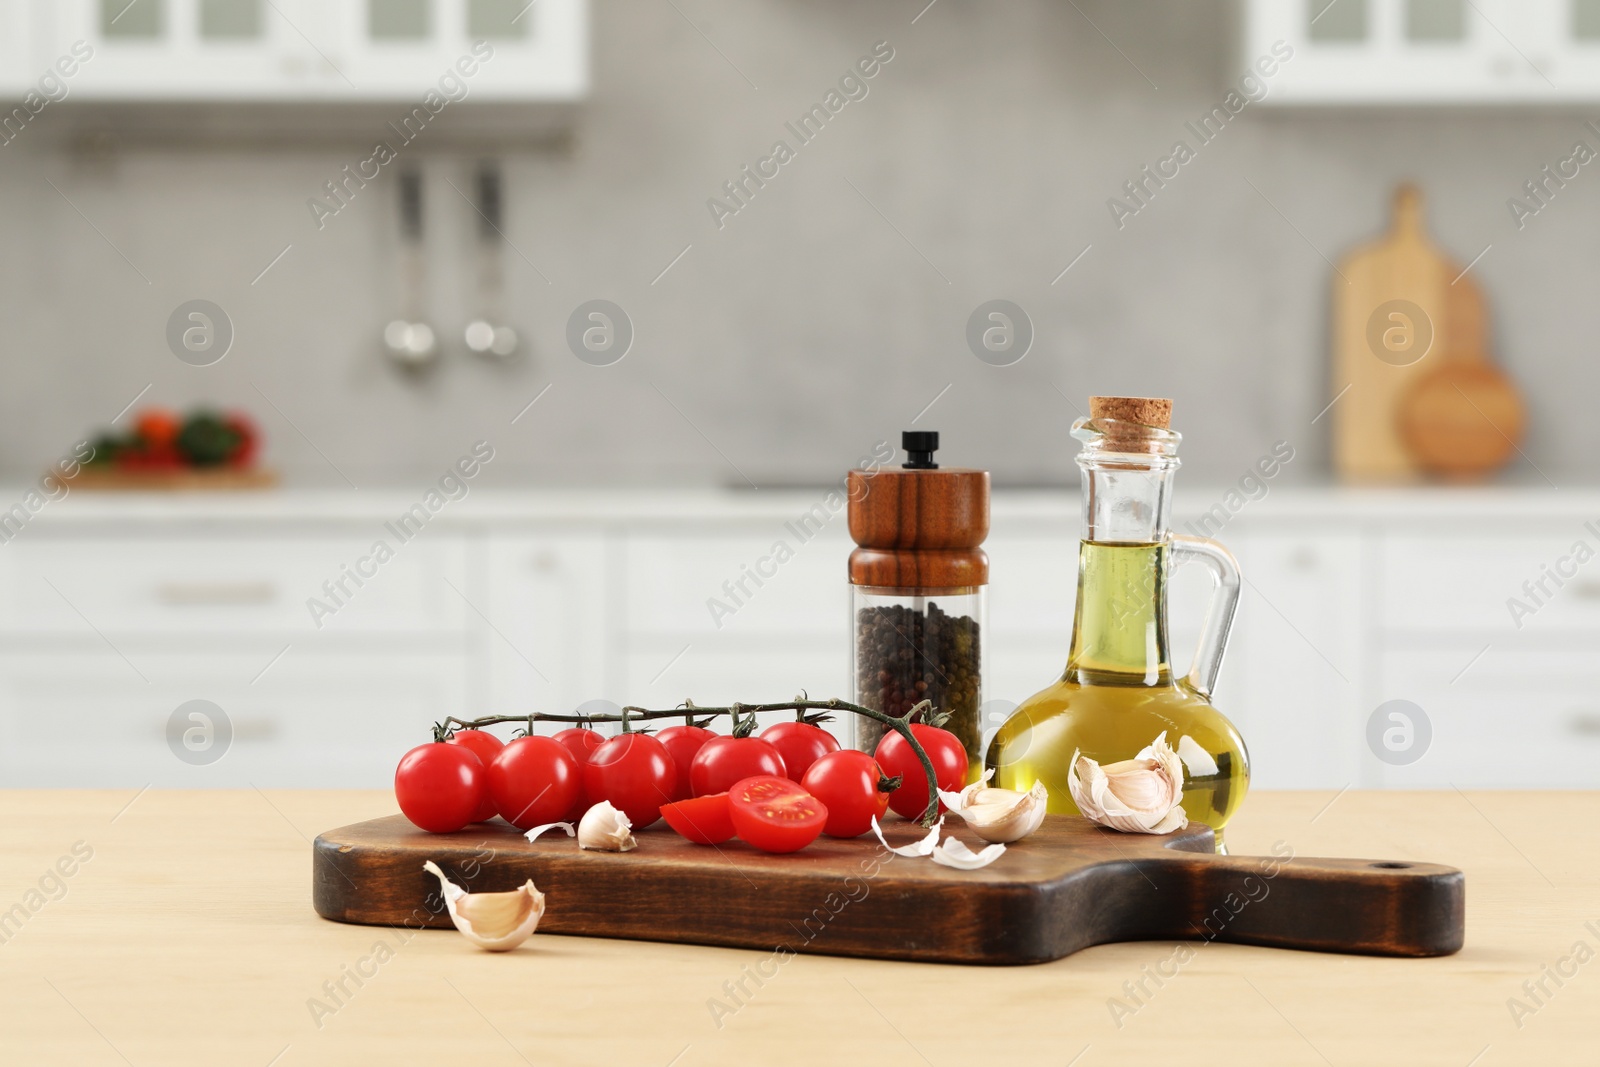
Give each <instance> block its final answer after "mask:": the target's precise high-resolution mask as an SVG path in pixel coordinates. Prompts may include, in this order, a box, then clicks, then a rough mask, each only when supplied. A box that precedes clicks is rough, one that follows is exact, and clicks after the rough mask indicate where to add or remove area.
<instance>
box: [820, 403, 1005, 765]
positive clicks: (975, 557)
mask: <svg viewBox="0 0 1600 1067" xmlns="http://www.w3.org/2000/svg"><path fill="white" fill-rule="evenodd" d="M900 447H901V448H902V449H903V450H904V451H905V454H906V460H905V462H904V463H903V464H901V466H900V467H899V469H893V468H881V469H877V470H853V471H851V472H850V474H849V476H848V478H847V479H846V485H847V487H848V489H849V495H850V506H849V517H850V537H851V538H852V539H853V540H854V541H855V543H856V545H857V546H858V547H857V548H856V549H855V550H854V551H852V552H851V553H850V620H851V629H852V639H853V640H852V646H851V647H852V653H851V659H852V663H851V668H852V669H851V677H852V687H853V690H854V693H855V702H856V703H858V704H861V705H863V706H865V707H868V708H872V709H873V710H875V711H881V712H883V713H884V714H887V715H897V716H898V715H904V714H906V713H907V712H908V711H910V710H911V709H912V708H913V707H915V706H916V705H917V704H918V703H920V702H921V701H923V700H928V701H931V702H932V705H933V707H932V714H934V715H938V714H944V715H948V716H949V718H948V719H947V720H946V721H945V723H944V728H945V729H947V730H949V731H951V732H952V733H954V734H955V735H956V736H957V737H958V738H960V739H961V743H962V745H963V746H964V747H965V748H966V750H967V763H968V766H969V768H971V770H970V774H969V778H970V780H973V781H976V779H977V776H978V775H979V774H980V773H981V772H982V764H983V753H982V748H981V743H982V737H981V732H982V724H981V722H980V721H979V714H978V709H979V708H980V707H981V705H982V703H983V653H984V646H983V640H982V635H983V628H984V627H985V625H987V614H986V613H987V610H988V585H989V557H988V555H987V554H986V553H985V552H984V551H983V549H982V548H981V547H980V546H981V545H982V544H983V540H984V538H985V537H987V536H988V535H989V472H988V471H981V470H968V469H965V468H959V467H940V466H939V464H938V463H937V462H935V458H934V454H935V453H936V452H937V451H938V449H939V435H938V433H937V432H934V431H927V430H908V431H906V432H904V433H902V434H901V435H900ZM922 718H923V716H919V717H918V719H917V720H915V721H922ZM855 719H856V722H855V737H854V744H855V747H856V748H859V749H861V750H862V751H864V752H872V751H874V750H875V749H876V748H877V746H878V742H879V740H881V739H882V737H883V732H884V727H883V726H882V724H880V723H878V722H875V721H873V720H870V719H867V718H866V717H864V716H855Z"/></svg>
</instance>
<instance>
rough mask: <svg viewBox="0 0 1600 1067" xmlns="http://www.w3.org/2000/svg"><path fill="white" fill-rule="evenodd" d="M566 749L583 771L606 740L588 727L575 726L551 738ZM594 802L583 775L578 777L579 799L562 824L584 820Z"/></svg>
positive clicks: (556, 733) (564, 816) (558, 731)
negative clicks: (584, 782) (590, 755)
mask: <svg viewBox="0 0 1600 1067" xmlns="http://www.w3.org/2000/svg"><path fill="white" fill-rule="evenodd" d="M550 739H551V740H552V741H557V742H559V743H560V744H562V745H563V746H565V747H566V750H567V751H568V752H570V753H572V758H573V759H575V760H577V761H578V768H579V770H580V771H581V770H582V769H583V768H584V767H587V766H588V765H589V754H590V753H591V752H593V751H594V750H595V749H597V748H599V747H600V745H601V743H602V742H604V741H605V738H604V737H602V736H601V735H600V734H598V733H596V732H595V731H593V730H590V729H588V728H587V727H582V726H574V727H572V728H571V729H568V730H557V731H556V732H555V733H554V734H553V735H552V736H551V738H550ZM593 803H594V802H593V801H591V800H590V799H589V790H588V789H587V788H586V787H585V786H584V784H583V775H582V774H581V773H580V774H579V775H578V798H577V799H576V800H574V801H573V802H572V808H571V810H569V811H568V812H567V813H566V814H565V815H563V816H562V817H561V821H562V822H577V821H578V820H579V819H581V818H583V813H584V812H586V811H588V810H589V807H590V805H591V804H593Z"/></svg>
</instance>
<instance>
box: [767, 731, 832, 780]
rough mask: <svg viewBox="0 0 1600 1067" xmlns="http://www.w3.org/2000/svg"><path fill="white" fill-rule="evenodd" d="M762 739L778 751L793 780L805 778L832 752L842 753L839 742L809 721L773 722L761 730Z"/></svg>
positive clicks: (790, 778) (785, 768)
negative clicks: (813, 766)
mask: <svg viewBox="0 0 1600 1067" xmlns="http://www.w3.org/2000/svg"><path fill="white" fill-rule="evenodd" d="M761 740H763V741H765V742H766V743H767V744H769V745H771V746H772V747H773V748H775V749H777V750H778V755H780V756H782V757H783V768H784V770H785V771H786V772H787V773H788V777H789V780H790V781H793V782H798V781H801V780H802V779H804V778H805V776H806V771H807V770H808V769H810V767H811V765H812V764H813V763H815V762H817V760H819V759H821V758H822V757H823V756H826V755H827V754H828V753H830V752H837V751H839V742H838V739H836V738H835V737H834V736H833V735H832V734H830V733H829V732H828V731H826V730H824V729H823V728H822V727H820V726H814V725H812V724H811V723H809V722H780V723H774V724H773V725H771V726H769V727H767V728H766V729H765V730H762V731H761Z"/></svg>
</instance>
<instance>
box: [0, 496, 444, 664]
mask: <svg viewBox="0 0 1600 1067" xmlns="http://www.w3.org/2000/svg"><path fill="white" fill-rule="evenodd" d="M380 539H381V540H384V541H386V542H387V543H388V544H389V545H390V546H391V547H392V548H393V549H394V554H393V557H392V558H390V559H388V560H387V561H386V562H382V563H379V562H378V561H377V560H376V558H374V556H373V555H372V553H371V549H372V547H373V544H374V542H375V541H377V540H380ZM357 571H359V572H363V573H367V572H370V573H368V576H367V577H362V576H361V574H360V573H357ZM451 585H454V586H455V588H456V589H461V590H464V589H465V585H466V546H465V543H464V542H463V541H461V540H460V539H458V538H449V537H442V536H437V535H424V536H419V537H418V538H417V539H416V540H414V541H412V542H409V543H401V542H400V541H399V540H398V539H397V538H396V537H394V536H393V535H392V534H390V533H388V532H387V531H386V530H385V529H384V527H383V526H382V525H381V524H379V523H374V524H372V525H371V526H370V528H369V527H366V526H363V527H362V528H360V529H359V530H357V531H352V532H350V533H348V534H346V535H344V536H333V535H321V536H311V537H306V536H300V537H296V536H282V537H259V536H257V537H252V536H248V535H247V536H226V535H218V536H213V537H152V538H133V539H130V538H121V537H106V536H100V537H85V538H61V539H40V538H35V539H23V538H19V539H18V541H17V543H16V544H14V545H11V546H8V547H7V550H6V553H5V555H4V556H3V557H0V591H3V593H4V595H3V596H0V632H10V633H27V634H35V635H37V634H53V635H63V636H74V635H75V636H77V637H80V638H82V639H84V640H88V641H95V640H98V638H97V637H96V631H99V632H103V633H105V634H108V635H111V636H112V638H113V639H116V640H127V639H132V640H143V639H147V638H150V637H152V636H156V635H160V636H162V637H163V638H181V637H183V636H188V637H190V638H191V639H192V640H195V641H211V640H214V639H217V638H219V637H226V636H229V635H232V636H235V637H238V636H246V635H257V636H261V637H263V638H265V637H266V636H271V637H273V638H280V637H281V638H283V639H284V640H293V639H300V640H308V641H309V640H315V639H317V638H318V637H321V636H325V635H330V634H351V633H362V632H366V633H370V632H389V633H405V632H412V633H427V632H432V633H440V632H446V633H460V632H462V631H463V630H464V628H465V627H466V625H467V623H468V619H469V615H470V608H469V607H468V606H467V605H466V604H465V603H464V602H463V600H462V598H461V596H460V595H458V594H457V593H456V592H455V591H453V590H452V589H451ZM330 588H331V591H330ZM313 600H315V601H316V602H317V605H311V604H309V603H308V602H309V601H313ZM324 608H326V609H329V610H330V611H331V614H327V613H325V612H324V610H323V609H324ZM319 624H320V625H319Z"/></svg>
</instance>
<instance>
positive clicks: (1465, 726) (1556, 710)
mask: <svg viewBox="0 0 1600 1067" xmlns="http://www.w3.org/2000/svg"><path fill="white" fill-rule="evenodd" d="M1591 649H1592V645H1588V646H1577V647H1573V648H1571V649H1565V650H1562V649H1549V648H1528V647H1516V646H1508V645H1506V644H1499V645H1495V644H1491V645H1489V647H1488V648H1487V650H1484V649H1482V648H1481V646H1480V647H1474V646H1472V645H1469V644H1463V645H1458V646H1455V647H1449V648H1441V649H1429V650H1417V651H1405V652H1401V653H1398V654H1396V655H1394V656H1392V657H1389V658H1386V659H1385V661H1384V664H1383V667H1382V675H1381V683H1382V685H1383V686H1384V688H1385V690H1386V691H1388V692H1390V693H1393V694H1394V695H1395V696H1396V697H1400V698H1403V699H1407V700H1410V701H1411V702H1412V703H1414V704H1415V705H1417V706H1418V707H1419V708H1421V709H1422V712H1423V714H1424V715H1426V716H1427V719H1428V724H1429V730H1430V733H1431V737H1430V739H1429V744H1428V747H1427V749H1426V750H1425V751H1424V752H1423V754H1422V756H1421V758H1420V759H1417V760H1416V761H1415V762H1413V763H1409V764H1405V765H1403V766H1391V765H1388V764H1385V763H1382V762H1380V761H1379V760H1377V759H1376V758H1371V757H1369V760H1370V764H1371V770H1372V771H1373V772H1374V774H1375V776H1376V781H1375V782H1374V783H1373V784H1381V785H1383V786H1386V787H1389V788H1422V789H1450V788H1452V787H1456V788H1461V789H1471V788H1480V789H1481V788H1484V787H1486V786H1487V787H1491V788H1499V789H1593V788H1594V787H1595V785H1596V775H1595V772H1594V768H1595V766H1596V765H1597V763H1600V693H1597V692H1596V689H1595V684H1594V677H1593V671H1594V657H1593V655H1592V653H1591V651H1590V650H1591ZM1480 653H1481V655H1480ZM1469 663H1470V664H1471V666H1470V668H1468V664H1469Z"/></svg>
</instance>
